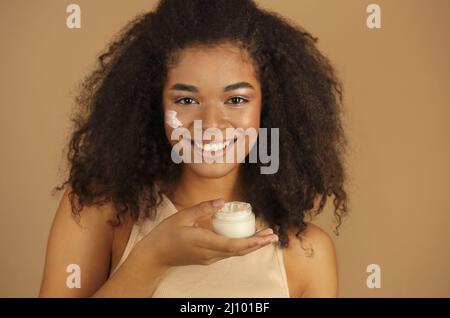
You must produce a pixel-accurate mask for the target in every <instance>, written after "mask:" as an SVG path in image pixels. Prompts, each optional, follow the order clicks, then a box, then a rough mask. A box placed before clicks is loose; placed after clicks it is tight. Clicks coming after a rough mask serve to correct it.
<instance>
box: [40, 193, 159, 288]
mask: <svg viewBox="0 0 450 318" xmlns="http://www.w3.org/2000/svg"><path fill="white" fill-rule="evenodd" d="M69 191H70V188H68V189H67V190H66V191H65V193H64V195H63V197H62V199H61V201H60V204H59V206H58V209H57V212H56V215H55V218H54V221H53V225H52V228H51V231H50V235H49V239H48V244H47V255H46V262H45V269H44V276H43V279H42V284H41V289H40V292H39V296H40V297H91V296H94V297H110V296H111V297H113V296H144V297H145V296H147V297H149V296H151V295H152V293H153V290H154V288H156V283H157V281H158V278H159V277H160V276H161V275H162V273H163V272H164V269H163V268H161V267H158V266H157V264H151V263H150V262H149V261H147V259H151V254H150V251H146V253H145V254H148V255H145V259H144V258H143V257H141V255H143V254H142V253H138V252H137V251H133V252H132V253H131V254H130V256H129V257H128V259H127V261H125V262H124V264H123V265H122V266H121V268H120V269H119V270H118V271H117V272H116V273H115V274H114V275H113V276H112V277H111V278H110V279H109V280H108V275H109V270H110V258H111V249H112V242H113V237H114V227H113V226H112V225H111V224H110V223H109V222H108V221H109V220H111V219H112V218H113V217H114V215H115V214H114V210H113V209H112V208H111V206H108V205H104V206H102V207H85V208H84V209H83V210H82V211H81V214H80V220H79V221H80V222H79V224H78V223H77V222H76V221H75V220H74V218H73V216H72V214H71V206H70V201H69V197H68V192H69ZM136 247H137V246H136ZM71 264H75V265H78V266H79V269H80V281H81V284H80V286H79V287H80V288H76V287H75V288H70V286H71V284H70V282H69V286H68V284H67V279H68V278H70V277H73V275H74V272H67V268H68V266H69V265H71ZM143 266H145V267H146V268H142V267H143ZM152 266H153V267H152ZM71 275H72V276H71Z"/></svg>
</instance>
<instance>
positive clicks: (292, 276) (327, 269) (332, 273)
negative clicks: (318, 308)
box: [284, 223, 338, 297]
mask: <svg viewBox="0 0 450 318" xmlns="http://www.w3.org/2000/svg"><path fill="white" fill-rule="evenodd" d="M296 231H297V229H295V228H292V229H290V230H289V231H288V237H289V246H288V247H287V248H286V249H285V253H284V259H285V266H286V272H287V276H288V280H289V288H290V290H292V291H293V292H294V294H295V295H298V296H302V297H334V296H336V295H337V279H338V276H337V264H336V252H335V247H334V243H333V240H332V239H331V237H330V236H329V235H328V233H327V232H326V231H324V230H323V229H321V228H320V227H319V226H317V225H315V224H312V223H307V227H306V229H305V230H304V232H303V233H302V235H301V236H300V238H297V237H296V235H295V234H296Z"/></svg>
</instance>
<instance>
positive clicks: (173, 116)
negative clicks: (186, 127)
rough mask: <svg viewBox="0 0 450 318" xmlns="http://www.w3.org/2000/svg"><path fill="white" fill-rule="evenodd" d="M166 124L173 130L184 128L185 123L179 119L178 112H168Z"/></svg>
mask: <svg viewBox="0 0 450 318" xmlns="http://www.w3.org/2000/svg"><path fill="white" fill-rule="evenodd" d="M166 123H167V125H169V126H170V127H171V128H173V129H176V128H178V127H181V126H183V123H182V122H181V121H180V120H179V119H178V118H177V112H176V111H174V110H168V111H166Z"/></svg>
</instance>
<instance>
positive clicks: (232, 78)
mask: <svg viewBox="0 0 450 318" xmlns="http://www.w3.org/2000/svg"><path fill="white" fill-rule="evenodd" d="M236 12H239V13H240V14H239V15H236ZM99 64H100V65H99V67H98V69H97V70H96V71H94V72H93V73H92V74H91V75H90V76H89V77H88V78H87V79H86V81H85V83H84V87H83V90H82V92H81V94H80V96H79V98H78V99H77V102H78V105H79V107H80V108H79V111H78V113H77V116H76V117H75V118H74V122H75V129H74V132H73V134H72V137H71V140H70V143H69V154H68V160H69V163H70V164H71V170H70V175H69V176H68V178H67V180H66V181H65V182H64V184H63V185H61V186H60V187H58V189H59V190H62V189H64V187H65V186H66V185H67V187H66V190H65V193H64V196H63V198H62V200H61V203H60V206H59V208H58V211H57V214H56V217H55V220H54V223H53V227H52V231H51V233H50V237H49V243H48V248H47V259H46V267H45V273H44V278H43V281H42V286H41V293H40V295H41V296H44V297H45V296H68V297H75V296H83V297H88V296H153V297H300V296H304V297H320V296H336V295H337V272H336V259H335V252H334V247H333V243H332V241H331V239H330V238H329V236H328V235H327V234H326V233H325V232H324V231H322V230H321V229H320V228H318V227H317V226H314V225H312V224H308V223H307V222H306V217H307V216H308V214H314V213H319V212H320V211H321V210H322V209H323V208H324V206H325V203H326V202H327V198H328V197H329V196H331V195H333V196H334V200H333V203H334V207H335V215H336V217H337V222H338V225H339V224H340V222H341V218H342V216H343V215H344V214H345V213H346V212H347V194H346V191H345V189H344V181H345V172H344V168H343V162H342V160H343V158H342V154H343V151H344V146H345V143H346V138H345V135H344V132H343V129H342V126H341V120H340V111H341V101H342V96H341V92H342V90H341V86H340V84H339V81H338V80H337V78H336V77H335V75H334V71H333V68H332V67H331V65H330V63H329V62H328V60H327V59H326V58H325V57H324V56H323V55H322V54H321V53H320V52H319V51H318V50H317V48H316V46H315V39H314V38H313V37H312V36H311V35H310V34H309V33H308V32H306V31H305V30H303V29H302V28H300V27H298V26H293V25H291V24H289V23H287V22H286V21H285V20H284V19H283V18H282V17H280V16H278V15H276V14H274V13H270V12H267V11H265V10H263V9H260V8H258V7H257V6H256V5H255V3H254V2H253V1H249V0H245V1H243V0H207V1H206V0H191V1H184V0H163V1H160V2H159V4H158V6H157V7H156V10H155V11H154V12H149V13H146V14H144V15H142V16H140V17H138V18H136V19H135V20H134V21H132V22H131V23H130V24H129V25H128V26H127V27H126V28H125V29H124V31H123V32H122V33H121V34H120V35H119V37H118V38H117V39H116V41H114V42H113V43H112V44H111V45H110V46H109V48H108V50H107V51H106V53H104V54H102V55H101V56H100V63H99ZM164 119H166V120H164ZM197 121H200V122H201V124H202V128H201V130H202V131H203V130H207V129H215V130H217V131H219V132H221V133H223V135H226V134H225V132H226V131H227V129H242V130H248V129H253V130H255V131H257V132H258V131H260V129H262V128H266V129H272V128H276V129H278V130H279V145H276V146H277V149H279V161H280V167H279V169H278V171H277V172H276V173H274V174H260V169H259V168H260V167H261V166H262V165H263V164H264V163H262V162H257V163H250V162H245V163H243V162H241V161H240V160H234V161H232V162H228V161H226V162H212V163H208V162H203V161H202V162H195V161H194V162H182V163H179V164H178V163H175V162H174V161H173V160H172V158H171V149H172V147H174V146H175V143H176V141H174V140H172V138H171V135H172V134H173V132H174V130H176V129H181V128H183V129H186V130H187V131H188V132H190V133H192V135H194V134H195V128H196V126H195V123H196V122H197ZM269 132H270V130H269ZM258 138H260V136H259V135H258V134H256V135H254V136H247V135H245V136H244V142H243V143H239V142H236V141H237V139H236V138H231V139H219V140H211V139H206V138H197V139H194V140H192V139H186V140H187V141H188V146H189V147H191V148H192V149H193V150H194V151H197V153H198V154H199V155H200V156H203V157H208V156H210V157H211V156H213V157H222V156H225V155H226V154H227V153H228V152H229V151H236V152H238V151H241V152H242V153H243V156H244V157H246V156H248V155H249V154H250V153H251V151H252V149H253V146H254V145H255V143H256V142H257V141H258ZM269 148H270V147H269ZM273 149H274V148H272V150H273ZM226 201H241V202H247V203H249V204H251V206H252V209H253V212H254V213H255V216H256V233H255V234H254V235H252V236H250V237H245V238H228V237H225V236H222V235H219V234H216V233H215V232H214V231H213V228H212V224H211V217H212V215H213V214H214V213H216V212H217V211H218V209H219V208H221V207H222V206H223V204H224V202H226ZM316 202H318V206H317V207H316V206H315V203H316ZM77 222H78V223H80V224H81V225H82V226H83V228H80V227H79V226H78V224H77ZM68 264H78V265H79V266H80V270H81V287H80V288H78V289H70V288H67V286H66V284H65V279H66V276H65V272H64V269H65V268H66V266H67V265H68ZM205 265H206V266H205Z"/></svg>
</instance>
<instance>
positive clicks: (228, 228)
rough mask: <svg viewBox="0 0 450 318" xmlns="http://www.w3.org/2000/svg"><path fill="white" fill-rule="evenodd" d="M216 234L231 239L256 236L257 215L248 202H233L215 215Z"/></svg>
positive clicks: (213, 221) (213, 219)
mask: <svg viewBox="0 0 450 318" xmlns="http://www.w3.org/2000/svg"><path fill="white" fill-rule="evenodd" d="M212 226H213V230H214V232H216V233H217V234H220V235H224V236H227V237H229V238H244V237H249V236H252V235H253V234H255V232H256V225H255V214H254V213H253V212H252V206H251V205H250V203H247V202H239V201H232V202H227V203H225V205H224V206H223V207H222V208H221V209H220V210H218V211H217V212H216V213H214V216H213V218H212Z"/></svg>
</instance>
